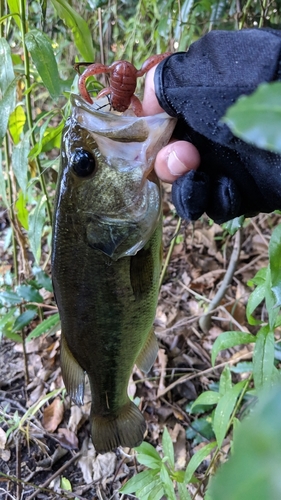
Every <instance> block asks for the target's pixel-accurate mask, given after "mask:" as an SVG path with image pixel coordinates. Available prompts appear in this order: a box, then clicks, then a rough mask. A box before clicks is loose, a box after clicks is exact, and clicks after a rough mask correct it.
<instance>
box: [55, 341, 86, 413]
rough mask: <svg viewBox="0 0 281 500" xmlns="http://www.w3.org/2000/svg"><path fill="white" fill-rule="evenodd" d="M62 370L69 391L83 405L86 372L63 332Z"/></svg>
mask: <svg viewBox="0 0 281 500" xmlns="http://www.w3.org/2000/svg"><path fill="white" fill-rule="evenodd" d="M60 359H61V371H62V378H63V381H64V383H65V387H66V390H67V392H68V393H69V395H70V397H71V399H72V400H73V401H74V403H75V404H77V405H82V404H83V400H84V382H85V373H84V370H83V369H82V368H81V366H80V365H79V364H78V363H77V361H76V359H75V358H74V356H73V355H72V353H71V352H70V349H69V347H68V345H67V342H66V339H65V337H64V335H63V332H62V333H61V350H60Z"/></svg>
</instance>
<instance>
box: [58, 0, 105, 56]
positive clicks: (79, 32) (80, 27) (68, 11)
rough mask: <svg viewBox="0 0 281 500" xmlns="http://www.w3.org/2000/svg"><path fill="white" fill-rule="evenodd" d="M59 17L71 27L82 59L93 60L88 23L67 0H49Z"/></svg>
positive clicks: (93, 54)
mask: <svg viewBox="0 0 281 500" xmlns="http://www.w3.org/2000/svg"><path fill="white" fill-rule="evenodd" d="M51 1H52V4H53V6H54V7H55V9H56V11H57V13H58V15H59V17H60V18H61V19H62V20H63V22H64V23H65V24H66V26H67V27H68V28H70V29H71V31H72V33H73V37H74V43H75V45H76V47H77V49H78V50H79V52H80V54H81V56H82V57H83V59H84V61H88V62H91V61H93V62H94V60H95V51H94V48H93V41H92V35H91V32H90V29H89V27H88V24H87V23H86V21H84V19H83V18H82V17H81V16H79V14H77V12H76V11H75V10H74V9H73V8H72V7H71V5H70V4H69V2H68V1H67V0H51Z"/></svg>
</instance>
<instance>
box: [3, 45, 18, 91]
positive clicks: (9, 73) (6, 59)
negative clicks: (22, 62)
mask: <svg viewBox="0 0 281 500" xmlns="http://www.w3.org/2000/svg"><path fill="white" fill-rule="evenodd" d="M14 78H15V73H14V67H13V61H12V56H11V49H10V46H9V44H8V42H7V41H6V39H5V38H0V89H1V92H2V95H3V94H5V92H6V91H7V89H8V88H9V85H10V84H11V83H12V82H13V81H14Z"/></svg>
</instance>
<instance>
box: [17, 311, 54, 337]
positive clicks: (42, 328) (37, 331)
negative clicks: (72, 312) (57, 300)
mask: <svg viewBox="0 0 281 500" xmlns="http://www.w3.org/2000/svg"><path fill="white" fill-rule="evenodd" d="M59 321H60V316H59V313H57V314H53V316H50V317H49V318H48V319H44V321H42V323H40V325H38V326H36V328H34V330H32V332H30V333H29V335H27V337H26V339H25V340H26V342H29V341H30V340H32V339H35V338H36V337H40V335H43V333H45V332H47V331H48V330H50V329H51V328H52V327H53V326H54V325H55V324H56V323H59Z"/></svg>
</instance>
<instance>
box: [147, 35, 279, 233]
mask: <svg viewBox="0 0 281 500" xmlns="http://www.w3.org/2000/svg"><path fill="white" fill-rule="evenodd" d="M280 59H281V31H280V32H279V31H276V30H270V29H269V30H266V29H261V30H260V29H251V30H242V31H232V32H231V31H211V32H210V33H208V34H207V35H205V36H204V37H203V38H201V39H200V40H199V41H197V42H195V43H194V44H192V45H191V46H190V48H189V50H188V52H178V53H176V54H173V55H171V56H170V57H169V58H167V59H164V60H163V61H162V62H161V63H160V64H159V65H158V67H157V69H156V72H155V77H154V81H155V92H156V96H157V98H158V101H159V104H160V106H161V107H162V108H163V109H164V110H165V111H166V112H167V113H168V114H169V115H171V116H175V117H177V118H178V123H177V126H176V129H175V137H176V138H177V139H181V140H182V139H184V140H187V141H190V142H192V143H193V144H194V145H195V146H196V148H197V149H198V150H199V153H200V156H201V163H200V167H199V169H198V170H197V171H190V172H188V173H187V174H185V175H184V176H182V177H179V178H178V179H177V180H176V181H175V182H174V183H173V187H172V199H173V203H174V205H175V207H176V210H177V212H178V214H179V215H180V216H181V217H183V218H184V219H188V220H195V219H198V218H199V217H200V216H201V215H202V214H203V213H204V212H206V213H207V214H208V215H209V217H211V218H212V219H214V221H215V222H218V223H222V222H225V221H227V220H230V219H233V218H234V217H237V216H239V215H253V214H254V213H257V212H272V211H273V210H276V209H281V156H280V155H278V154H275V153H272V152H269V151H265V150H262V149H258V148H256V147H255V146H252V145H250V144H247V143H245V142H243V141H242V140H241V139H238V138H237V137H235V136H234V135H233V134H232V132H231V131H230V129H229V128H228V127H227V125H225V124H223V123H221V122H220V119H221V118H222V117H223V116H224V115H225V112H226V110H227V108H228V107H229V106H231V105H232V104H233V103H234V102H235V101H236V100H237V98H238V97H239V96H240V95H241V94H251V93H252V92H253V91H254V90H255V89H256V88H257V86H258V85H259V84H260V83H262V82H272V81H275V80H279V79H281V62H280Z"/></svg>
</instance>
